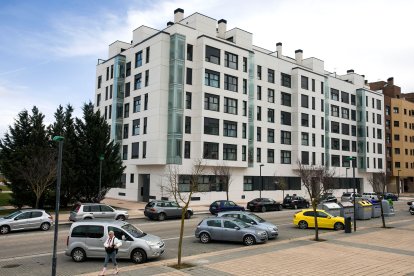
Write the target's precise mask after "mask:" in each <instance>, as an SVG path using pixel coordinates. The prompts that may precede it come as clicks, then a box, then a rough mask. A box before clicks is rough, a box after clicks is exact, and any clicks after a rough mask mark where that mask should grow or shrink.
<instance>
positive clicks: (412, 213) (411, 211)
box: [2, 210, 414, 234]
mask: <svg viewBox="0 0 414 276" xmlns="http://www.w3.org/2000/svg"><path fill="white" fill-rule="evenodd" d="M410 214H411V215H414V210H410ZM2 234H3V232H2Z"/></svg>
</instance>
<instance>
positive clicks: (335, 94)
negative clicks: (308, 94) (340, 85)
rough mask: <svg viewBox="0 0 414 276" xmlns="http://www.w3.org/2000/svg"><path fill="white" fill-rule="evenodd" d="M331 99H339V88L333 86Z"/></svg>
mask: <svg viewBox="0 0 414 276" xmlns="http://www.w3.org/2000/svg"><path fill="white" fill-rule="evenodd" d="M331 100H334V101H339V90H337V89H334V88H331Z"/></svg>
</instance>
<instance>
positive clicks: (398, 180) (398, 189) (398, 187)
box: [397, 170, 401, 197]
mask: <svg viewBox="0 0 414 276" xmlns="http://www.w3.org/2000/svg"><path fill="white" fill-rule="evenodd" d="M400 171H401V170H398V177H397V193H398V197H400V189H401V187H400V186H401V183H400Z"/></svg>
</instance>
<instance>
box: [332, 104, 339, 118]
mask: <svg viewBox="0 0 414 276" xmlns="http://www.w3.org/2000/svg"><path fill="white" fill-rule="evenodd" d="M331 116H334V117H339V106H336V105H331Z"/></svg>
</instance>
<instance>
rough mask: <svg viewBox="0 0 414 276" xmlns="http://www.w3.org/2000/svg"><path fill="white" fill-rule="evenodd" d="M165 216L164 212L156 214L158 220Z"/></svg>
mask: <svg viewBox="0 0 414 276" xmlns="http://www.w3.org/2000/svg"><path fill="white" fill-rule="evenodd" d="M165 217H166V215H165V214H164V213H159V214H158V220H159V221H163V220H165Z"/></svg>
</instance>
